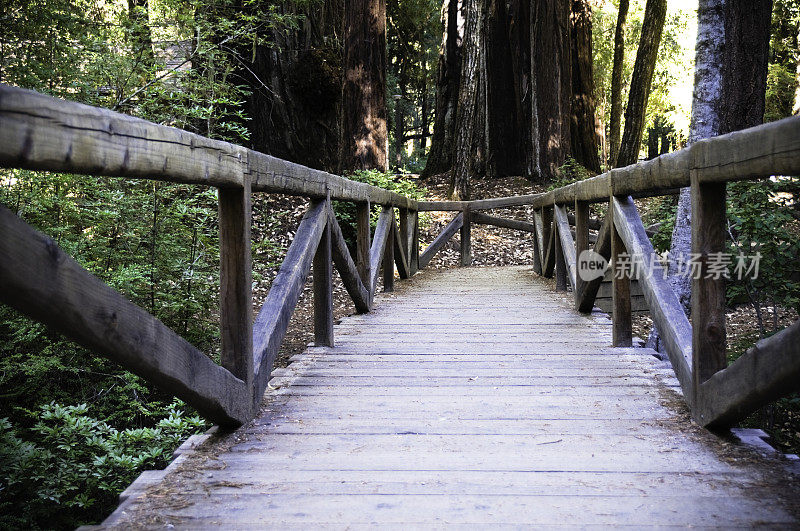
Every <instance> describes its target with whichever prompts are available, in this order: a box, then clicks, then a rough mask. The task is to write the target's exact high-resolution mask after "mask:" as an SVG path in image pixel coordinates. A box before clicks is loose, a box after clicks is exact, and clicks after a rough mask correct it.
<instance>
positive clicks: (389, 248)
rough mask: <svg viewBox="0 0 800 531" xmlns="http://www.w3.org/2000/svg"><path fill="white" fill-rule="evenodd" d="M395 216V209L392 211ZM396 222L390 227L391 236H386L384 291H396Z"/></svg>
mask: <svg viewBox="0 0 800 531" xmlns="http://www.w3.org/2000/svg"><path fill="white" fill-rule="evenodd" d="M390 212H391V214H392V216H394V209H391V210H390ZM394 227H395V225H394V220H392V223H391V224H390V225H389V234H388V235H387V236H386V245H385V246H384V248H383V291H384V292H386V293H389V292H391V291H394ZM401 243H402V242H401Z"/></svg>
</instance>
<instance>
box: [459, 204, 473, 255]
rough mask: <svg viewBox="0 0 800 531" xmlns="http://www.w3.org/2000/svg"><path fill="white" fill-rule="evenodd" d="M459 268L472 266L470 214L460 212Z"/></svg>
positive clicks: (467, 211)
mask: <svg viewBox="0 0 800 531" xmlns="http://www.w3.org/2000/svg"><path fill="white" fill-rule="evenodd" d="M460 243H461V267H467V266H470V265H472V212H470V210H469V209H465V210H464V211H462V212H461V242H460Z"/></svg>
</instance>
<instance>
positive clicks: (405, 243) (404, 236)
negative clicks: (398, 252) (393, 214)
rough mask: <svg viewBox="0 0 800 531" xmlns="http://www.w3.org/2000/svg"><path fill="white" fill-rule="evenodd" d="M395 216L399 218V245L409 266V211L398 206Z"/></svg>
mask: <svg viewBox="0 0 800 531" xmlns="http://www.w3.org/2000/svg"><path fill="white" fill-rule="evenodd" d="M397 216H398V218H399V219H400V224H399V225H398V232H399V233H400V246H401V247H402V248H403V251H405V253H406V258H407V259H408V263H409V266H410V265H411V231H410V230H409V225H410V223H409V222H410V221H411V219H410V218H411V216H410V211H409V210H408V209H407V208H398V209H397Z"/></svg>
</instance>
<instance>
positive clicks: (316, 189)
mask: <svg viewBox="0 0 800 531" xmlns="http://www.w3.org/2000/svg"><path fill="white" fill-rule="evenodd" d="M0 166H3V167H9V168H28V169H33V170H51V171H65V172H72V173H83V174H89V175H109V176H118V177H140V178H145V179H160V180H165V181H175V182H181V183H188V184H206V185H213V186H222V187H225V186H235V187H241V186H242V185H243V182H244V177H245V176H248V177H249V178H250V181H251V183H252V187H253V191H258V192H279V193H283V194H293V195H304V196H307V197H314V198H317V199H325V198H326V197H327V196H328V195H329V194H330V197H331V199H341V200H348V201H366V200H370V201H372V202H373V203H375V204H391V205H395V206H401V207H404V208H415V207H416V203H415V201H413V200H411V199H408V198H406V197H404V196H401V195H399V194H396V193H394V192H389V191H388V190H384V189H382V188H378V187H376V186H371V185H368V184H364V183H358V182H355V181H351V180H349V179H345V178H344V177H339V176H337V175H333V174H330V173H327V172H323V171H319V170H314V169H311V168H307V167H305V166H301V165H300V164H295V163H292V162H288V161H285V160H281V159H278V158H275V157H271V156H269V155H265V154H263V153H258V152H256V151H252V150H249V149H247V148H243V147H241V146H236V145H233V144H229V143H227V142H222V141H220V140H211V139H208V138H205V137H202V136H199V135H196V134H193V133H188V132H186V131H182V130H180V129H175V128H173V127H166V126H162V125H157V124H154V123H151V122H147V121H145V120H141V119H138V118H133V117H131V116H127V115H124V114H119V113H115V112H112V111H109V110H107V109H100V108H97V107H90V106H88V105H82V104H79V103H74V102H69V101H63V100H59V99H56V98H52V97H50V96H45V95H44V94H39V93H36V92H33V91H30V90H24V89H20V88H16V87H11V86H8V85H2V84H0Z"/></svg>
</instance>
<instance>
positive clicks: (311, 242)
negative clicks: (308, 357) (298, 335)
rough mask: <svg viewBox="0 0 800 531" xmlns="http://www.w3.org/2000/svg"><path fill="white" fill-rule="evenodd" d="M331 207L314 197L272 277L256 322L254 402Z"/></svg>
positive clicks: (303, 280) (300, 291)
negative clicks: (314, 199)
mask: <svg viewBox="0 0 800 531" xmlns="http://www.w3.org/2000/svg"><path fill="white" fill-rule="evenodd" d="M327 221H328V208H327V205H326V202H325V201H314V202H312V203H311V206H310V207H309V209H308V211H306V213H305V215H304V216H303V219H302V220H301V221H300V226H298V227H297V232H296V233H295V236H294V240H293V241H292V244H291V245H290V246H289V250H288V251H287V252H286V258H284V260H283V263H282V264H281V268H280V269H279V270H278V275H277V276H276V277H275V280H273V281H272V286H271V287H270V290H269V293H268V294H267V298H266V300H265V301H264V305H263V306H262V307H261V311H260V312H259V313H258V317H256V322H255V324H254V325H253V350H254V360H253V363H254V365H255V386H254V387H255V390H254V395H253V400H254V406H257V405H258V404H259V403H260V402H261V397H262V395H263V394H264V390H265V389H266V388H267V382H268V381H269V378H270V373H271V372H272V366H273V363H274V362H275V357H276V356H277V355H278V349H279V348H280V345H281V342H282V341H283V337H284V336H285V335H286V329H287V328H288V326H289V318H290V317H291V316H292V313H293V312H294V308H295V306H296V305H297V301H298V300H299V299H300V295H302V293H303V286H305V283H306V279H307V278H308V273H309V272H310V270H311V262H312V261H313V259H314V255H315V254H316V250H317V246H318V245H319V242H320V240H321V239H322V235H323V233H324V232H325V226H326V225H327Z"/></svg>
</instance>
